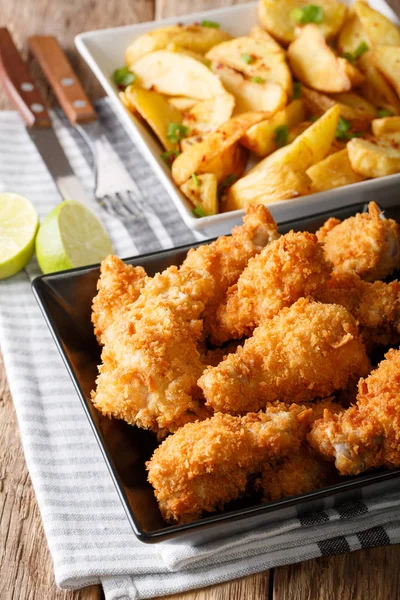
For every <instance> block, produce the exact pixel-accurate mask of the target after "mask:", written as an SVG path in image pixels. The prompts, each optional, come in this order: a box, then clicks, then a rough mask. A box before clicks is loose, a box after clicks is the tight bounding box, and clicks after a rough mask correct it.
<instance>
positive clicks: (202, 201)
mask: <svg viewBox="0 0 400 600" xmlns="http://www.w3.org/2000/svg"><path fill="white" fill-rule="evenodd" d="M181 191H182V192H183V194H184V195H185V196H186V198H187V199H188V200H189V201H190V202H191V204H193V206H194V207H195V208H200V209H201V211H202V212H204V214H205V215H206V216H208V215H216V214H217V213H218V182H217V178H216V176H215V175H214V174H213V173H204V174H203V175H195V176H194V177H191V178H190V179H188V180H187V181H185V183H184V184H182V185H181Z"/></svg>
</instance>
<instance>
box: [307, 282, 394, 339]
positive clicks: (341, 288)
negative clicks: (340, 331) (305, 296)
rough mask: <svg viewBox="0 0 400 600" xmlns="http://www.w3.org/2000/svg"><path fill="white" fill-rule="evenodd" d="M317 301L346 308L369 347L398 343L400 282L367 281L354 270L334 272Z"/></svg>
mask: <svg viewBox="0 0 400 600" xmlns="http://www.w3.org/2000/svg"><path fill="white" fill-rule="evenodd" d="M318 300H320V301H321V302H327V303H335V304H340V305H341V306H344V307H345V308H347V310H348V311H349V312H350V313H351V314H352V315H353V317H354V318H355V319H356V320H357V321H358V324H359V327H360V333H361V335H362V336H363V338H364V341H365V343H366V345H367V348H368V349H370V348H372V347H374V346H376V345H389V344H392V345H393V344H398V343H399V342H400V282H399V281H392V282H390V283H384V282H383V281H375V282H374V283H369V282H367V281H363V280H362V279H360V278H359V277H358V275H356V274H354V273H333V275H332V277H331V279H330V280H329V281H328V283H327V285H326V287H325V288H321V291H320V294H319V295H318Z"/></svg>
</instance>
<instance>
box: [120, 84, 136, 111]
mask: <svg viewBox="0 0 400 600" xmlns="http://www.w3.org/2000/svg"><path fill="white" fill-rule="evenodd" d="M128 87H130V86H128ZM118 97H119V99H120V100H121V102H122V104H123V105H124V106H125V108H126V109H127V110H129V112H131V113H134V112H135V111H136V109H135V107H134V106H133V104H132V102H130V100H129V98H128V96H127V95H126V92H119V93H118Z"/></svg>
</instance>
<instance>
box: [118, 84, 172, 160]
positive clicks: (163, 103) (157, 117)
mask: <svg viewBox="0 0 400 600" xmlns="http://www.w3.org/2000/svg"><path fill="white" fill-rule="evenodd" d="M125 96H126V98H127V101H128V102H129V103H130V104H132V105H133V106H134V107H135V109H136V110H137V111H138V113H139V114H140V116H141V117H143V119H144V120H145V121H146V123H147V124H148V125H149V126H150V127H151V129H152V130H153V131H154V133H155V134H156V136H157V137H158V139H159V140H160V142H161V143H162V145H163V146H164V148H165V149H166V150H175V149H176V147H177V146H176V143H174V142H171V141H170V140H169V139H168V137H167V132H168V125H169V123H182V113H181V112H180V111H179V110H178V109H177V108H174V107H173V106H171V104H169V102H168V100H167V99H166V98H165V96H162V95H161V94H158V93H157V92H152V91H150V90H143V89H141V88H134V87H132V86H129V87H128V88H127V89H126V90H125Z"/></svg>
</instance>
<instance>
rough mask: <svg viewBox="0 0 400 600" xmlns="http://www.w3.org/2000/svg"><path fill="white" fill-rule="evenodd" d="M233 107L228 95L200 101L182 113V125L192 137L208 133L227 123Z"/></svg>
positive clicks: (233, 102) (233, 100)
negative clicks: (188, 130)
mask: <svg viewBox="0 0 400 600" xmlns="http://www.w3.org/2000/svg"><path fill="white" fill-rule="evenodd" d="M234 106H235V99H234V97H233V96H232V94H228V93H225V94H221V95H220V96H215V97H214V98H209V99H208V100H202V101H201V102H197V104H195V105H194V106H193V107H192V108H190V109H189V110H187V111H185V112H184V113H183V121H182V123H183V125H185V127H188V128H189V129H190V131H191V134H192V135H201V134H204V133H209V132H210V131H214V130H215V129H217V128H218V127H219V126H220V125H222V124H223V123H225V122H226V121H229V119H230V118H231V116H232V112H233V108H234Z"/></svg>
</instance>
